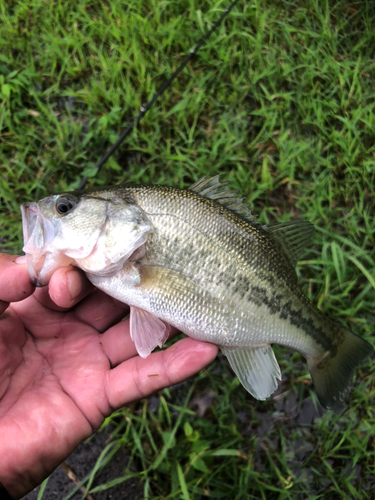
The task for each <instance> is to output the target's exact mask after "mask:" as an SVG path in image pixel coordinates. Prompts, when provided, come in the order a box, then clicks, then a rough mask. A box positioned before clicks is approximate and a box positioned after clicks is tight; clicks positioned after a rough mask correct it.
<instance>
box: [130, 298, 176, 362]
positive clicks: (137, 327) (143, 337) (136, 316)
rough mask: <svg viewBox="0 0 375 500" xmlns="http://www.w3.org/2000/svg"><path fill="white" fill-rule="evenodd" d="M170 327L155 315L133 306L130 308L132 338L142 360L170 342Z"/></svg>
mask: <svg viewBox="0 0 375 500" xmlns="http://www.w3.org/2000/svg"><path fill="white" fill-rule="evenodd" d="M170 330H171V329H170V326H169V325H168V324H166V323H164V322H163V321H162V320H161V319H159V318H157V317H156V316H154V315H153V314H151V313H149V312H147V311H144V310H143V309H139V308H138V307H134V306H132V307H131V308H130V337H131V339H132V341H133V342H134V344H135V347H136V349H137V352H138V354H139V355H140V356H141V357H142V358H147V356H148V355H149V354H150V353H151V352H152V351H153V350H154V349H155V347H157V346H159V347H163V345H164V343H165V342H166V341H167V340H168V335H169V332H170Z"/></svg>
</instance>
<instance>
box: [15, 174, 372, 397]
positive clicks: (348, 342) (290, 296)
mask: <svg viewBox="0 0 375 500" xmlns="http://www.w3.org/2000/svg"><path fill="white" fill-rule="evenodd" d="M23 216H24V238H25V243H26V245H25V247H24V250H25V253H26V254H27V255H28V263H29V269H30V274H31V276H32V278H33V279H34V280H35V282H36V283H37V284H46V283H47V282H48V279H49V277H50V275H51V274H52V272H53V271H54V270H55V269H57V268H58V267H59V266H61V265H66V263H67V259H68V262H71V263H73V264H74V265H77V266H78V267H80V268H81V269H83V270H84V271H85V272H86V274H87V277H88V278H89V280H91V281H92V283H93V284H94V285H95V286H97V287H98V288H100V289H101V290H103V291H104V292H106V293H108V294H109V295H111V296H113V297H115V298H116V299H118V300H120V301H122V302H125V303H127V304H129V305H130V310H131V313H130V333H131V337H132V339H133V340H134V342H135V345H136V348H137V350H138V353H139V354H140V355H141V356H143V357H146V356H148V355H149V354H150V352H151V351H152V350H153V349H154V348H155V347H156V346H160V347H161V346H162V345H163V343H164V342H165V341H166V339H167V337H168V328H167V326H166V325H168V324H170V325H173V326H174V327H176V328H178V329H180V330H181V331H183V332H184V333H186V334H187V335H189V336H191V337H193V338H195V339H198V340H202V341H206V342H212V343H215V344H217V345H218V346H219V347H220V348H221V349H222V351H223V353H224V354H225V355H226V356H227V358H228V361H229V363H230V365H231V366H232V368H233V370H234V371H235V373H236V374H237V376H238V377H239V379H240V381H241V383H242V384H243V386H244V387H245V388H246V389H247V390H248V391H249V392H250V393H251V394H252V395H253V396H255V397H257V398H258V399H265V398H266V397H268V396H269V395H270V394H272V392H274V390H275V389H276V388H277V380H278V379H280V378H281V374H280V368H279V366H278V363H277V361H276V358H275V356H274V353H273V350H272V347H271V344H280V345H283V346H286V347H289V348H291V349H293V350H296V351H298V352H299V353H301V354H302V355H303V356H305V358H306V360H307V362H308V366H309V370H310V373H311V375H312V378H313V381H314V384H315V388H316V391H317V394H318V397H319V400H320V401H321V403H322V404H323V406H326V407H329V406H330V405H332V404H334V403H335V402H337V401H339V400H342V399H343V398H344V397H345V394H346V392H347V388H348V386H349V384H350V382H351V378H352V375H353V372H354V369H355V368H356V367H357V366H358V365H359V364H360V363H361V362H362V361H363V360H364V359H365V358H366V357H367V356H368V355H369V354H371V352H372V351H373V349H372V347H371V346H370V344H368V343H367V342H366V341H365V340H363V339H362V338H360V337H358V336H356V335H355V334H353V333H352V332H350V331H349V330H347V329H346V328H344V327H343V326H341V325H338V324H336V323H335V322H333V321H332V320H330V319H329V318H327V317H326V316H325V315H323V313H322V312H321V311H319V309H317V308H316V307H315V306H314V305H313V304H312V303H311V302H310V300H309V299H308V298H307V297H306V296H305V295H304V294H303V293H302V292H301V290H300V289H299V288H298V284H297V276H296V273H295V270H294V265H295V262H296V261H297V259H298V257H299V255H300V253H301V252H302V250H303V247H304V245H305V244H306V243H307V242H308V240H309V239H310V237H311V235H312V232H313V226H312V225H311V224H310V223H308V222H304V221H290V222H286V223H277V224H273V225H269V226H262V225H261V224H260V223H259V222H257V221H256V220H254V217H253V216H252V215H251V211H250V210H249V208H248V207H247V206H246V205H245V204H244V203H243V202H242V200H241V199H239V198H238V196H237V194H236V192H235V191H231V190H229V189H228V187H227V185H226V184H225V183H221V182H220V180H219V178H218V177H214V178H212V179H201V180H200V181H198V182H197V183H196V184H194V185H193V186H192V187H191V188H190V189H189V190H181V189H177V188H173V187H166V186H131V185H129V186H123V187H114V188H103V189H96V190H92V191H87V192H77V193H65V194H62V195H56V196H53V197H48V198H45V199H44V200H41V201H40V202H38V203H36V204H26V205H25V206H24V207H23ZM81 227H82V228H83V231H82V234H81V232H80V228H81ZM51 228H53V229H51ZM89 228H91V231H90V230H89ZM72 234H74V237H72ZM93 235H94V236H93ZM69 259H70V260H69Z"/></svg>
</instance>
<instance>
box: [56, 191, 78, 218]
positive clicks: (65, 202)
mask: <svg viewBox="0 0 375 500" xmlns="http://www.w3.org/2000/svg"><path fill="white" fill-rule="evenodd" d="M75 205H76V201H75V199H74V198H72V197H68V196H62V197H61V198H58V200H56V203H55V208H56V212H57V213H58V214H60V215H66V214H67V213H68V212H70V211H71V209H72V208H74V207H75Z"/></svg>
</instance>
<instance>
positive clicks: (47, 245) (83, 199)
mask: <svg viewBox="0 0 375 500" xmlns="http://www.w3.org/2000/svg"><path fill="white" fill-rule="evenodd" d="M21 212H22V225H23V236H24V247H23V251H24V252H25V254H26V258H27V264H28V269H29V274H30V279H31V282H32V283H33V284H34V285H36V286H45V285H47V284H48V282H49V280H50V278H51V276H52V274H53V273H54V271H56V270H57V269H58V268H60V267H63V266H67V265H69V264H73V265H75V266H77V267H79V268H81V269H83V270H84V271H86V272H87V273H91V274H94V275H98V276H112V275H114V274H116V272H118V271H119V270H120V269H121V268H122V266H123V264H124V262H125V261H126V260H127V259H128V258H129V257H130V256H131V254H132V253H133V252H134V251H135V250H136V249H137V248H139V247H140V246H141V245H142V244H143V243H145V242H146V240H147V235H148V233H149V232H150V231H151V230H152V225H151V223H150V221H149V220H148V218H147V215H146V214H145V212H144V211H143V210H142V209H141V208H140V207H139V206H138V205H137V204H136V202H135V200H134V199H133V198H132V197H131V196H130V195H129V194H126V192H125V191H124V190H123V191H121V192H120V194H118V193H116V192H115V191H114V190H102V191H100V190H98V191H92V192H82V193H79V192H78V193H64V194H60V195H54V196H48V197H46V198H43V199H42V200H40V201H38V202H30V203H24V204H23V205H22V206H21Z"/></svg>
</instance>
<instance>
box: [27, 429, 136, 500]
mask: <svg viewBox="0 0 375 500" xmlns="http://www.w3.org/2000/svg"><path fill="white" fill-rule="evenodd" d="M109 437H110V431H106V430H105V431H103V432H98V433H96V434H95V435H94V436H93V437H92V438H91V440H90V441H87V442H84V443H81V444H80V445H79V446H78V448H77V449H76V450H75V451H74V452H73V453H72V455H70V457H69V458H67V459H66V460H65V462H64V464H63V465H59V467H57V469H56V470H55V471H54V472H53V473H52V474H51V476H50V477H49V480H48V483H47V486H46V489H45V490H44V493H43V500H63V499H64V498H65V497H66V496H67V495H68V494H69V493H70V492H71V491H72V490H73V489H74V488H75V487H76V483H75V482H74V481H73V480H72V479H70V478H69V476H68V469H71V471H73V473H74V475H75V476H76V478H77V479H78V481H80V480H82V479H83V478H84V477H85V476H86V475H87V474H88V473H89V472H90V471H91V470H92V468H93V467H94V465H95V463H96V461H97V459H98V457H99V455H100V453H101V452H102V451H103V449H104V448H105V446H106V444H107V442H108V439H109ZM128 462H129V454H128V452H127V450H126V448H120V449H119V450H118V452H117V453H116V455H115V456H114V457H113V458H112V460H111V461H110V462H109V463H108V464H107V465H106V466H105V467H104V469H103V470H102V471H100V472H99V473H98V474H97V475H96V476H95V480H94V482H93V486H92V488H94V487H95V486H99V485H100V484H104V483H107V482H108V481H111V480H113V479H116V478H119V477H121V476H122V475H123V474H124V471H125V469H126V466H127V464H128ZM39 489H40V486H38V487H37V488H35V489H34V490H33V491H31V492H30V493H29V494H27V495H26V496H24V497H23V500H36V499H37V497H38V492H39ZM82 497H83V491H78V492H77V493H76V494H75V495H74V496H73V497H72V500H78V499H81V498H82ZM87 498H91V499H92V500H121V499H126V500H140V499H141V498H143V488H142V485H140V484H139V481H138V480H137V479H129V480H127V481H124V482H123V483H120V484H117V485H116V486H114V487H112V488H109V489H108V490H105V491H101V492H98V493H92V494H90V496H89V497H87Z"/></svg>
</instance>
